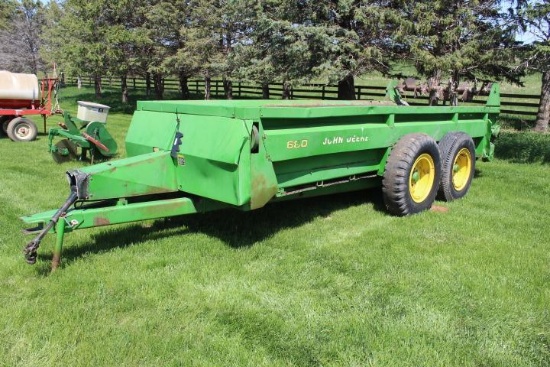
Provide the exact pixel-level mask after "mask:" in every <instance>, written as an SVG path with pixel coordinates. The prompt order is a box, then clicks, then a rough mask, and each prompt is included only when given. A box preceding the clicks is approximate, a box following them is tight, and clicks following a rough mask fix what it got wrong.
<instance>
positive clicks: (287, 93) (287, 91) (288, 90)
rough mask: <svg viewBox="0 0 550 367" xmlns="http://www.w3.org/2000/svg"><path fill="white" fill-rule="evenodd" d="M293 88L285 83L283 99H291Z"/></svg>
mask: <svg viewBox="0 0 550 367" xmlns="http://www.w3.org/2000/svg"><path fill="white" fill-rule="evenodd" d="M291 88H292V87H291V85H290V83H289V82H283V99H291V93H292V92H291Z"/></svg>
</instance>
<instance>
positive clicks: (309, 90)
mask: <svg viewBox="0 0 550 367" xmlns="http://www.w3.org/2000/svg"><path fill="white" fill-rule="evenodd" d="M71 82H72V83H74V84H75V85H76V84H77V79H76V78H75V79H72V80H71ZM81 82H82V85H84V86H93V85H94V81H93V79H92V78H91V77H84V78H82V79H81ZM127 83H128V88H129V89H130V91H131V90H144V89H145V88H146V81H145V79H144V78H140V77H130V78H128V79H127ZM163 83H164V90H165V92H173V93H177V92H179V91H180V86H179V81H178V80H177V79H169V78H166V79H163ZM102 84H103V87H107V86H108V87H110V88H120V86H121V81H120V79H119V78H110V77H103V79H102ZM187 86H188V88H189V92H190V93H191V95H192V97H193V98H202V97H203V96H204V89H205V81H204V79H191V80H189V81H188V83H187ZM151 87H152V84H151ZM282 92H283V85H282V84H281V83H273V84H270V85H269V93H270V98H272V99H275V98H280V96H282ZM355 95H356V98H357V99H360V100H369V99H380V98H381V97H384V96H385V95H386V87H385V86H367V85H356V86H355ZM211 97H212V98H215V99H220V98H225V92H224V88H223V81H222V80H220V79H213V80H212V81H211ZM500 97H501V114H503V115H508V116H510V117H514V118H519V119H522V120H535V118H536V114H537V110H538V105H539V100H540V95H537V94H529V95H526V94H515V93H501V94H500ZM233 98H236V99H242V98H262V87H261V86H260V85H259V84H254V83H246V82H238V81H237V82H233ZM291 98H292V99H337V98H338V87H337V86H335V85H322V84H306V85H302V86H299V87H295V88H291ZM404 98H405V100H406V101H407V102H408V103H409V104H410V105H418V106H421V105H427V104H428V97H427V96H418V97H416V98H415V97H414V96H413V95H412V93H411V92H406V93H405V96H404ZM486 99H487V97H485V96H475V97H474V100H473V101H471V102H468V104H484V103H485V101H486ZM459 104H460V102H459Z"/></svg>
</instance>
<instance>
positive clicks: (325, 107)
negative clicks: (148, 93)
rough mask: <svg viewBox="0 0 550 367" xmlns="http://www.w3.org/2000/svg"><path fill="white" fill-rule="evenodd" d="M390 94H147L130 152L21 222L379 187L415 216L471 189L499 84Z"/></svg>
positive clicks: (48, 225) (80, 173)
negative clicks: (431, 93)
mask: <svg viewBox="0 0 550 367" xmlns="http://www.w3.org/2000/svg"><path fill="white" fill-rule="evenodd" d="M387 92H388V94H389V95H390V97H391V99H392V100H393V101H391V100H388V101H380V102H378V101H303V100H302V101H300V100H292V101H290V100H279V101H274V100H231V101H229V100H224V101H144V102H139V103H138V106H137V110H136V111H135V113H134V116H133V118H132V122H131V125H130V127H129V130H128V133H127V136H126V152H127V155H128V157H127V158H125V159H120V160H112V161H108V162H104V163H100V164H96V165H91V166H87V167H84V168H79V169H73V170H69V171H67V179H68V181H69V188H70V193H69V196H68V198H67V200H66V202H65V203H64V204H63V205H62V206H61V208H60V209H58V210H52V211H47V212H43V213H38V214H34V215H30V216H25V217H23V218H22V220H23V221H24V222H25V223H27V224H30V225H37V227H36V228H33V229H31V230H28V233H35V234H36V236H35V238H34V239H33V240H32V241H31V242H29V243H28V244H27V246H26V247H25V249H24V253H25V256H26V260H27V262H28V263H31V264H32V263H34V262H35V261H36V257H37V249H38V247H39V244H40V242H41V240H42V239H43V238H44V236H45V235H46V233H48V232H55V233H56V235H57V240H56V244H55V249H54V258H53V261H52V268H53V269H55V268H56V267H57V266H58V265H59V262H60V257H61V250H62V246H63V239H64V235H65V233H67V232H70V231H74V230H78V229H85V228H90V227H98V226H107V225H114V224H118V223H127V222H133V221H141V220H146V219H155V218H163V217H171V216H180V215H185V214H193V213H199V212H206V211H210V210H217V209H223V208H233V209H237V210H256V209H260V208H262V207H263V206H264V205H266V204H268V203H270V202H274V201H281V200H291V199H299V198H303V197H312V196H318V195H326V194H333V193H338V192H345V191H352V190H364V189H367V188H372V187H381V195H382V196H383V198H384V202H385V204H386V207H387V209H388V211H389V212H390V213H392V214H394V215H399V216H401V215H408V214H414V213H418V212H420V211H423V210H426V209H428V208H430V207H431V206H432V204H433V202H434V200H435V198H436V196H439V197H440V198H441V199H442V200H448V201H449V200H455V199H459V198H461V197H463V196H464V195H466V193H467V192H468V190H469V188H470V184H471V182H472V178H473V176H474V172H475V171H474V170H475V162H476V159H478V158H480V159H488V160H489V159H491V158H492V156H493V151H494V146H493V143H492V140H493V139H494V138H495V137H496V135H497V134H498V124H497V116H498V114H499V111H500V95H499V89H498V85H496V84H495V85H493V88H492V90H491V93H490V95H489V96H488V98H487V102H486V104H485V105H481V106H477V105H470V106H414V107H413V106H407V105H406V104H405V103H403V102H402V101H401V100H400V98H399V95H398V93H397V92H396V90H395V84H392V85H390V86H389V87H388V91H387Z"/></svg>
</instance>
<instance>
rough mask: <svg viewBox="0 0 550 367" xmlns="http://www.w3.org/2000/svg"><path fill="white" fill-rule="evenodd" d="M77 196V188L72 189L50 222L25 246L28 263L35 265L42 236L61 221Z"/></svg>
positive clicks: (24, 251)
mask: <svg viewBox="0 0 550 367" xmlns="http://www.w3.org/2000/svg"><path fill="white" fill-rule="evenodd" d="M77 198H78V195H77V193H76V190H75V191H71V194H70V195H69V197H68V198H67V200H66V201H65V203H64V204H63V206H61V208H59V210H58V211H57V212H55V214H54V215H53V217H52V219H50V221H49V222H48V225H46V226H45V227H44V228H43V229H42V230H41V231H40V233H39V234H38V235H37V236H36V237H35V238H34V239H33V240H32V241H30V242H29V243H28V244H27V246H25V248H24V249H23V253H24V254H25V260H26V261H27V263H28V264H31V265H33V264H34V263H36V256H37V254H36V250H38V247H39V246H40V242H41V241H42V238H44V236H45V235H46V234H47V233H48V231H49V230H50V229H52V228H53V226H55V225H56V223H57V222H58V221H59V218H61V217H62V216H64V215H65V213H66V212H67V210H68V209H69V207H70V206H71V205H73V204H74V202H75V201H76V200H77Z"/></svg>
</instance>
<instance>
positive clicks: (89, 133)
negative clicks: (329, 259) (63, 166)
mask: <svg viewBox="0 0 550 367" xmlns="http://www.w3.org/2000/svg"><path fill="white" fill-rule="evenodd" d="M108 113H109V106H105V105H102V104H99V103H93V102H83V101H78V113H77V117H73V116H71V115H70V114H69V113H68V112H65V113H64V114H63V117H64V122H63V124H60V125H61V126H60V127H59V128H52V129H50V132H49V135H48V149H49V151H50V152H51V154H52V158H53V160H54V161H56V162H57V163H64V162H67V161H70V160H75V159H76V160H86V159H88V153H89V159H90V162H91V163H92V164H93V163H94V160H107V159H110V158H112V157H113V156H114V155H115V154H116V152H117V148H118V147H117V143H116V141H115V140H114V139H113V137H112V136H111V134H109V132H108V131H107V129H106V128H105V124H106V121H107V114H108ZM58 136H60V137H63V138H64V139H61V140H59V141H58V142H56V143H55V144H54V143H53V141H54V139H55V137H58Z"/></svg>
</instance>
